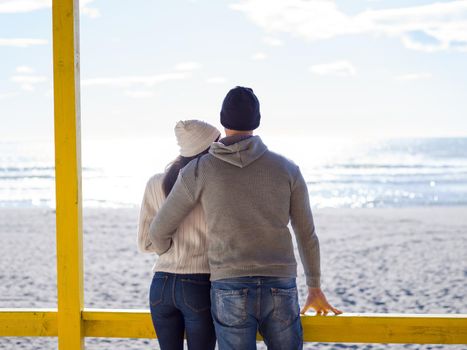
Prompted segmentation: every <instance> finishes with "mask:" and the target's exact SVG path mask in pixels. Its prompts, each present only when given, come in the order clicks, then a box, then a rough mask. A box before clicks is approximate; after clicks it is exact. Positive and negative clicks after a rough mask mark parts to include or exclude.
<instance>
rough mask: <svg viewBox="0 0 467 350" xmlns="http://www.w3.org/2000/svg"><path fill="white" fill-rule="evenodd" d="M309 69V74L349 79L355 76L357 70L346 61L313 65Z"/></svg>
mask: <svg viewBox="0 0 467 350" xmlns="http://www.w3.org/2000/svg"><path fill="white" fill-rule="evenodd" d="M309 69H310V72H312V73H314V74H317V75H330V76H335V77H350V76H354V75H356V74H357V70H356V69H355V67H354V66H353V64H352V63H350V62H348V61H335V62H330V63H323V64H315V65H313V66H311V67H310V68H309Z"/></svg>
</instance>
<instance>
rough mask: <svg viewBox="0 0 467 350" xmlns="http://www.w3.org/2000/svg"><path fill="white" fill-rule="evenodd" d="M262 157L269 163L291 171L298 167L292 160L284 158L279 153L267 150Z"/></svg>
mask: <svg viewBox="0 0 467 350" xmlns="http://www.w3.org/2000/svg"><path fill="white" fill-rule="evenodd" d="M264 155H265V156H266V159H268V160H269V161H272V162H275V163H277V164H280V165H282V166H284V167H286V168H289V169H291V170H295V169H297V168H298V165H297V164H295V162H294V161H293V160H292V159H290V158H288V157H286V156H285V155H283V154H281V153H278V152H275V151H271V150H270V149H268V150H267V151H266V152H265V154H264Z"/></svg>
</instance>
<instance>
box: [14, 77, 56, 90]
mask: <svg viewBox="0 0 467 350" xmlns="http://www.w3.org/2000/svg"><path fill="white" fill-rule="evenodd" d="M10 81H12V82H14V83H17V84H19V85H20V86H21V89H23V90H25V91H34V90H35V85H36V84H41V83H45V82H47V81H48V78H47V77H44V76H40V75H15V76H12V77H11V78H10Z"/></svg>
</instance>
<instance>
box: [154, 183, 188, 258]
mask: <svg viewBox="0 0 467 350" xmlns="http://www.w3.org/2000/svg"><path fill="white" fill-rule="evenodd" d="M195 205H196V199H195V198H194V196H193V194H192V193H191V192H190V191H189V189H188V187H187V185H186V183H185V181H184V180H183V177H182V175H179V176H178V178H177V181H176V182H175V185H174V186H173V188H172V191H171V192H170V194H169V196H168V197H167V199H166V201H165V202H164V205H163V206H162V207H161V208H160V210H159V211H158V213H157V215H156V217H155V218H154V219H153V220H152V222H151V225H150V227H149V238H150V240H151V242H152V244H153V246H154V247H155V249H156V252H157V254H159V255H161V254H163V253H165V252H166V251H167V250H169V248H170V246H171V245H172V236H173V235H174V233H175V232H176V231H177V229H178V227H179V226H180V224H181V223H182V221H183V219H184V218H185V217H186V216H187V215H188V214H189V213H190V211H191V210H192V209H193V208H194V207H195Z"/></svg>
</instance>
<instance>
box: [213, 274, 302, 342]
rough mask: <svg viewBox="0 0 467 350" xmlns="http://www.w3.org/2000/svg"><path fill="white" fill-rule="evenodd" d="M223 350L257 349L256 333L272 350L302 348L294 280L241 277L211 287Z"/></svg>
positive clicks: (214, 282) (214, 312) (300, 325)
mask: <svg viewBox="0 0 467 350" xmlns="http://www.w3.org/2000/svg"><path fill="white" fill-rule="evenodd" d="M211 301H212V315H213V318H214V325H215V327H216V334H217V339H218V343H219V349H220V350H250V349H251V350H253V349H256V332H257V331H259V333H260V334H261V335H262V336H263V338H264V342H265V343H266V345H267V347H268V349H269V350H278V349H281V350H297V349H302V348H303V330H302V324H301V322H300V309H299V306H298V293H297V286H296V283H295V278H278V277H240V278H229V279H223V280H217V281H213V282H212V286H211Z"/></svg>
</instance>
